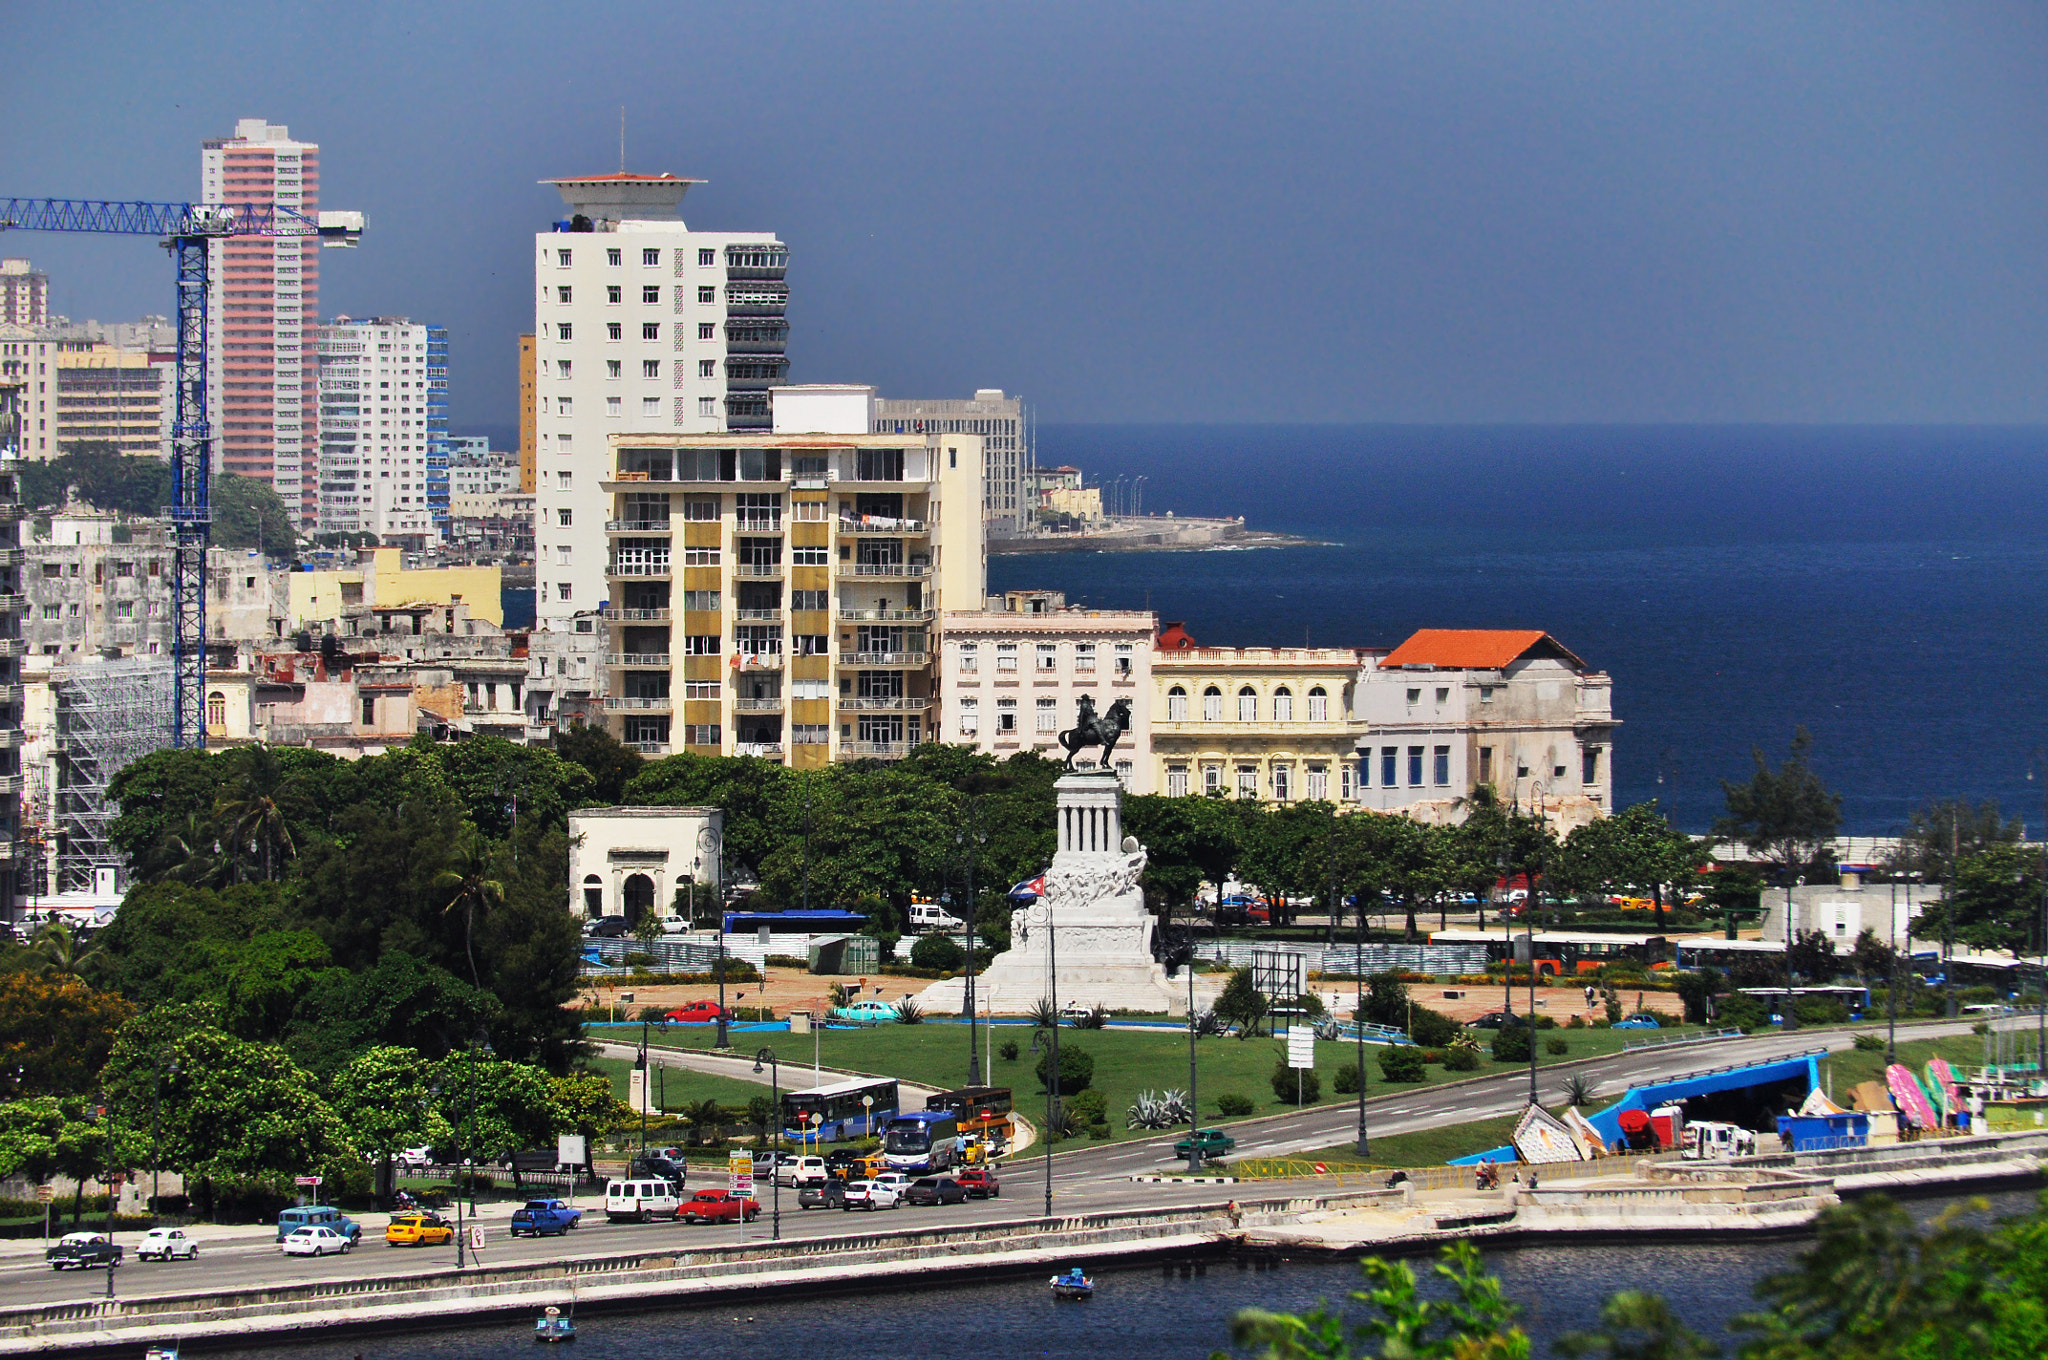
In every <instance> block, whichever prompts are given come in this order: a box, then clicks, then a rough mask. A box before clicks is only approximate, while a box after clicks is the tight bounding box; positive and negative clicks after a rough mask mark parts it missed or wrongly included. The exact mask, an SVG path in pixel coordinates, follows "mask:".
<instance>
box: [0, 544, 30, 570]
mask: <svg viewBox="0 0 2048 1360" xmlns="http://www.w3.org/2000/svg"><path fill="white" fill-rule="evenodd" d="M27 560H28V549H27V548H0V567H18V566H20V565H21V564H22V563H23V562H26V561H27Z"/></svg>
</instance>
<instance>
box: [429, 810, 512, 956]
mask: <svg viewBox="0 0 2048 1360" xmlns="http://www.w3.org/2000/svg"><path fill="white" fill-rule="evenodd" d="M434 888H435V890H436V891H439V892H445V893H447V894H448V901H447V904H446V905H444V906H443V907H442V908H441V914H442V915H443V916H446V915H447V914H448V913H449V912H451V911H454V910H455V909H456V908H457V907H460V908H461V909H462V952H463V953H464V954H465V955H467V956H468V958H469V980H470V982H471V983H472V984H473V985H475V986H476V987H478V988H479V989H481V988H482V987H483V985H484V984H483V979H482V978H481V976H479V975H478V973H477V970H476V954H475V952H474V951H473V950H472V949H471V948H470V935H471V931H472V929H473V927H474V926H475V924H476V914H477V912H478V911H479V910H481V911H482V912H483V913H484V914H485V915H489V914H490V912H491V910H492V908H494V907H501V906H503V905H505V885H504V883H502V882H501V881H499V880H498V879H495V878H492V877H491V860H490V851H489V849H488V848H487V847H486V846H485V845H484V843H483V842H482V841H481V840H480V839H478V838H477V837H475V836H469V837H466V838H465V839H464V840H463V842H462V844H461V845H459V846H457V847H456V850H455V854H454V856H453V857H452V858H451V859H450V860H449V861H448V867H447V868H446V869H443V870H442V871H441V872H440V873H438V874H436V875H435V876H434Z"/></svg>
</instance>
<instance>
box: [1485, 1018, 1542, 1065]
mask: <svg viewBox="0 0 2048 1360" xmlns="http://www.w3.org/2000/svg"><path fill="white" fill-rule="evenodd" d="M1533 1042H1534V1040H1532V1039H1531V1038H1530V1037H1529V1027H1528V1026H1527V1025H1502V1026H1501V1027H1500V1028H1499V1029H1497V1030H1495V1031H1494V1032H1493V1060H1494V1061H1495V1062H1497V1063H1525V1062H1527V1061H1529V1053H1530V1047H1529V1046H1530V1044H1531V1043H1533Z"/></svg>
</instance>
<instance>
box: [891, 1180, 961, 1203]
mask: <svg viewBox="0 0 2048 1360" xmlns="http://www.w3.org/2000/svg"><path fill="white" fill-rule="evenodd" d="M903 1199H904V1202H905V1203H907V1204H965V1203H966V1202H967V1191H965V1190H964V1189H962V1188H961V1186H960V1182H958V1181H956V1180H954V1179H953V1178H952V1177H951V1176H919V1177H918V1178H917V1179H916V1180H914V1181H912V1182H911V1183H910V1188H909V1189H908V1190H906V1191H904V1192H903Z"/></svg>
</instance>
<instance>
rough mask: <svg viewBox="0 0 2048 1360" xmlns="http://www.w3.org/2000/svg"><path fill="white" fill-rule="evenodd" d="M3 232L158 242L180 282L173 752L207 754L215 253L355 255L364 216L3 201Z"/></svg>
mask: <svg viewBox="0 0 2048 1360" xmlns="http://www.w3.org/2000/svg"><path fill="white" fill-rule="evenodd" d="M0 231H73V232H80V231H82V232H100V233H104V234H110V235H116V236H155V237H158V238H160V239H161V240H162V242H163V246H164V249H166V250H168V251H170V252H171V259H172V261H173V263H175V265H176V266H177V274H178V307H177V317H178V374H177V382H178V394H177V418H176V421H175V423H173V425H172V426H171V503H170V505H169V506H167V507H165V510H164V514H165V516H166V517H167V518H168V519H169V520H170V522H171V537H172V544H173V552H172V558H171V612H172V615H173V622H172V635H171V667H172V672H173V675H172V681H173V684H172V692H171V744H172V745H173V746H189V747H191V748H193V749H194V750H199V749H202V748H204V747H205V745H206V544H207V540H208V539H209V538H210V537H211V536H212V533H213V517H212V511H211V509H210V507H209V502H208V500H207V491H206V484H207V480H208V474H209V472H210V470H211V468H212V466H213V432H212V429H211V428H210V427H209V426H208V424H207V420H206V293H207V269H208V260H207V254H208V252H207V246H208V244H209V243H210V242H212V241H215V240H217V239H220V238H222V237H227V236H279V237H302V238H303V237H314V238H317V239H318V240H319V242H320V244H321V245H323V246H353V245H355V244H356V243H357V242H358V241H360V240H361V239H362V235H363V215H362V214H361V213H356V212H323V213H321V214H319V216H318V217H317V218H315V217H311V216H308V215H307V214H305V213H301V212H297V211H295V210H293V209H291V208H285V207H279V206H277V205H276V204H271V203H108V202H101V201H98V200H92V199H76V198H10V199H6V200H0Z"/></svg>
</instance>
